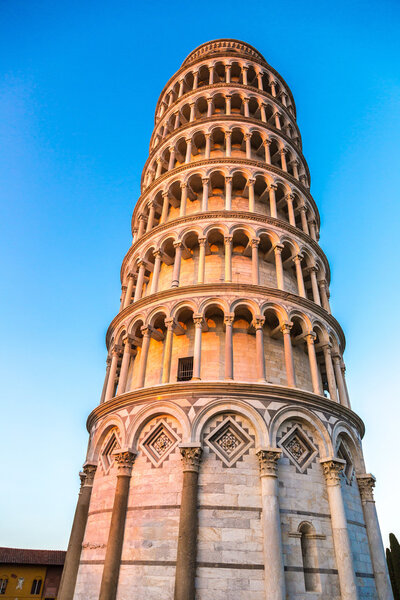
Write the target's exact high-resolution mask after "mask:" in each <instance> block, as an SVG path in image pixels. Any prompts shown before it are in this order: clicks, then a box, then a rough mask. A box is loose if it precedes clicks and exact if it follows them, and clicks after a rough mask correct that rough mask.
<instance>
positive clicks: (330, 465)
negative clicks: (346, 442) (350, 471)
mask: <svg viewBox="0 0 400 600" xmlns="http://www.w3.org/2000/svg"><path fill="white" fill-rule="evenodd" d="M320 463H321V465H322V469H323V472H324V476H325V480H326V483H327V485H340V474H341V473H342V471H343V469H344V467H345V465H346V461H344V460H342V459H340V458H323V459H321V460H320Z"/></svg>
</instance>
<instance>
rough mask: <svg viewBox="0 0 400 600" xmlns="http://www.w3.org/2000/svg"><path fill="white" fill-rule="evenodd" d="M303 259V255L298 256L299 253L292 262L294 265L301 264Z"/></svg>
mask: <svg viewBox="0 0 400 600" xmlns="http://www.w3.org/2000/svg"><path fill="white" fill-rule="evenodd" d="M303 258H304V254H300V252H299V254H296V256H293V258H292V261H293V262H294V263H297V262H301V261H302V260H303Z"/></svg>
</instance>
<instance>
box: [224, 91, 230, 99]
mask: <svg viewBox="0 0 400 600" xmlns="http://www.w3.org/2000/svg"><path fill="white" fill-rule="evenodd" d="M224 96H225V98H232V94H231V93H230V92H228V93H227V94H224Z"/></svg>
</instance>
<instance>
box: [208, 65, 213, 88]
mask: <svg viewBox="0 0 400 600" xmlns="http://www.w3.org/2000/svg"><path fill="white" fill-rule="evenodd" d="M213 83H214V65H211V67H209V79H208V85H212V84H213Z"/></svg>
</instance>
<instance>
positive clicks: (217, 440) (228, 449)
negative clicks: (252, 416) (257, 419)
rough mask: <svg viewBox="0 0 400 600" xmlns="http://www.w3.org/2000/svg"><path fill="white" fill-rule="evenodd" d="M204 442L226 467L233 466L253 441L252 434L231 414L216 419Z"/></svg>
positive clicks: (246, 451)
mask: <svg viewBox="0 0 400 600" xmlns="http://www.w3.org/2000/svg"><path fill="white" fill-rule="evenodd" d="M204 442H205V444H207V446H208V447H209V448H210V449H211V450H212V451H213V452H214V454H215V455H216V456H217V457H218V458H219V459H220V460H221V461H222V462H223V464H224V465H225V466H226V467H232V466H234V465H235V464H236V462H237V461H238V460H240V459H241V458H242V457H243V456H244V455H245V454H247V453H248V450H249V448H250V447H251V446H252V445H253V443H254V441H253V438H252V436H250V435H249V433H248V431H247V430H246V429H244V428H243V427H242V426H241V425H240V423H238V421H237V420H236V419H234V417H233V416H232V415H228V416H227V417H225V418H224V419H223V420H222V421H219V422H218V421H217V425H216V427H215V428H213V429H212V431H211V432H210V433H209V434H208V435H206V436H205V438H204Z"/></svg>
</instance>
